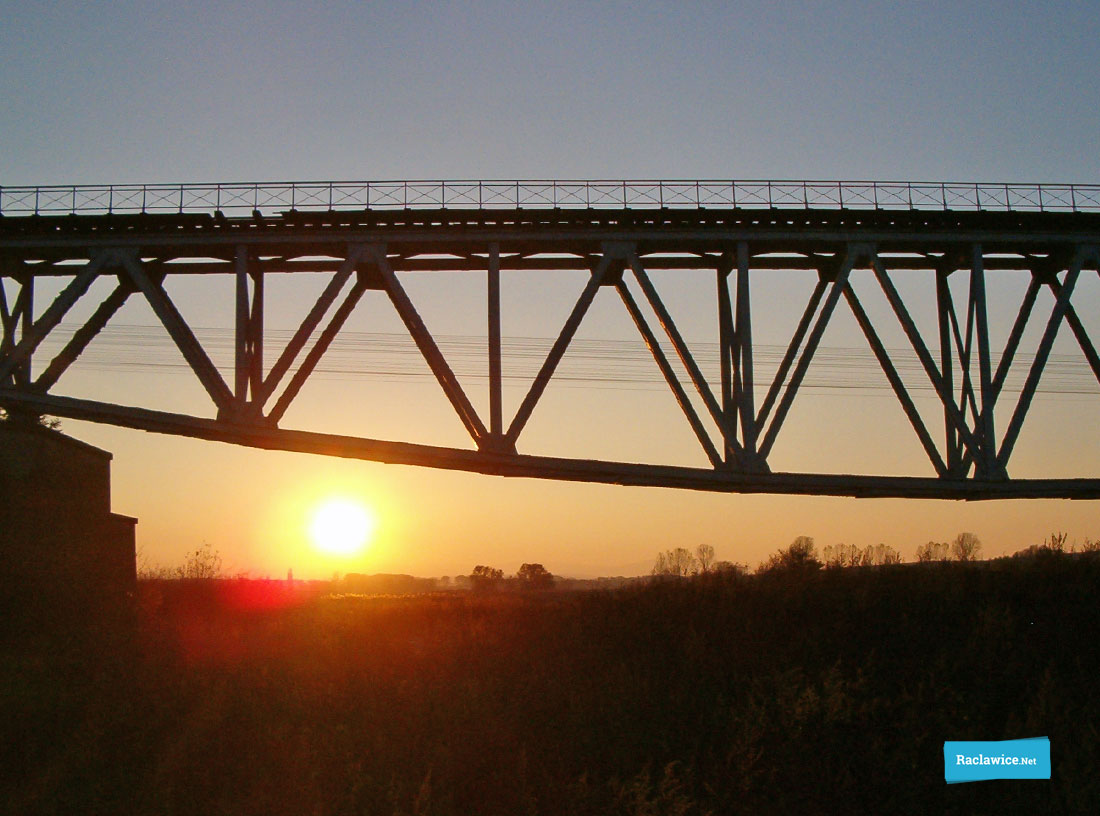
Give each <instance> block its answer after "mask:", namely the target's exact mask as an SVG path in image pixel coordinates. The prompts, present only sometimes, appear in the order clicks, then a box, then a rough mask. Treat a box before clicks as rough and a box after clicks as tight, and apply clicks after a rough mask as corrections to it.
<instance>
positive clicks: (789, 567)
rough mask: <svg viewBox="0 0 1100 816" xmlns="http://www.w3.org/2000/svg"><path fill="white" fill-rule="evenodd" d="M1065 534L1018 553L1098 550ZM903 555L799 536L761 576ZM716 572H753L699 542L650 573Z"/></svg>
mask: <svg viewBox="0 0 1100 816" xmlns="http://www.w3.org/2000/svg"><path fill="white" fill-rule="evenodd" d="M1067 539H1068V535H1067V534H1066V533H1054V534H1052V535H1051V536H1050V537H1049V538H1047V539H1046V540H1045V541H1044V542H1043V543H1042V544H1032V545H1031V546H1029V547H1025V548H1024V549H1022V550H1020V551H1019V552H1017V553H1015V554H1014V557H1027V556H1041V555H1044V554H1051V553H1054V554H1057V553H1074V552H1083V553H1088V552H1098V551H1100V539H1096V540H1093V539H1089V538H1086V539H1085V540H1084V542H1083V544H1082V545H1081V547H1080V549H1078V548H1077V545H1076V544H1069V545H1068V546H1067V543H1066V542H1067ZM981 550H982V542H981V539H979V538H978V536H976V535H975V534H974V533H969V532H962V533H959V534H958V535H957V536H955V538H954V539H953V540H952V541H950V542H947V541H929V542H927V543H925V544H921V545H919V546H918V547H917V551H916V562H917V563H927V562H933V561H959V562H969V561H977V560H980V556H981ZM903 562H904V559H903V558H902V556H901V553H899V552H898V551H897V550H896V549H895V548H893V547H891V546H890V545H888V544H882V543H879V544H868V545H867V546H865V547H860V546H857V545H855V544H829V545H827V546H825V548H824V549H823V550H822V551H821V553H820V554H819V553H818V549H817V545H816V543H815V542H814V539H813V538H812V537H810V536H798V537H797V538H796V539H795V540H794V541H792V542H791V543H790V544H789V545H787V546H786V547H783V548H781V549H779V550H778V551H776V552H774V553H772V554H771V555H770V556H768V557H767V558H766V559H765V560H764V561H762V562H761V563H760V564H759V565H758V566H757V567H756V570H755V572H756V573H757V574H766V573H770V572H785V571H803V570H818V569H832V568H840V567H877V566H885V565H889V564H901V563H903ZM715 572H736V573H740V574H748V573H749V572H751V570H750V569H749V567H748V566H747V565H745V564H736V563H732V562H730V561H718V560H716V558H715V553H714V547H712V546H711V545H710V544H700V545H699V546H698V547H696V548H695V551H694V552H692V551H690V550H688V549H686V548H684V547H676V548H674V549H670V550H666V551H664V552H660V553H658V554H657V558H656V561H655V562H654V564H653V569H652V571H651V573H652V574H653V575H655V576H672V577H687V576H691V575H706V574H708V573H715Z"/></svg>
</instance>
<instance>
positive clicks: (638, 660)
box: [0, 554, 1100, 816]
mask: <svg viewBox="0 0 1100 816" xmlns="http://www.w3.org/2000/svg"><path fill="white" fill-rule="evenodd" d="M1098 590H1100V558H1097V557H1095V556H1093V555H1091V554H1090V555H1076V556H1071V555H1068V554H1065V555H1059V554H1050V555H1049V556H1043V555H1042V554H1040V556H1037V557H1032V558H1023V559H1000V560H997V561H992V562H979V563H971V564H956V563H950V564H949V563H942V564H941V563H936V564H917V565H901V566H887V567H876V568H847V569H827V570H820V571H805V572H802V571H786V572H784V571H779V572H775V573H772V574H769V575H759V576H745V575H739V574H734V573H731V574H727V575H717V576H715V575H711V576H700V577H697V578H692V579H680V580H676V579H670V580H664V581H655V582H651V583H646V584H640V585H637V586H633V587H628V588H623V589H618V590H614V591H591V592H554V591H549V592H529V593H519V592H499V593H492V594H476V593H467V592H450V593H435V594H426V595H419V596H408V597H365V596H349V595H345V596H324V595H317V594H315V595H309V594H306V593H302V592H300V591H295V590H291V589H287V588H285V587H284V586H282V585H280V584H279V583H277V582H271V583H270V584H266V585H265V584H263V583H262V582H240V581H237V582H234V581H186V580H180V581H145V582H142V583H141V585H140V587H139V598H138V599H137V600H138V603H137V604H136V612H135V613H134V615H133V616H131V617H128V618H125V619H124V620H123V621H122V622H118V621H116V622H114V623H113V624H111V625H110V626H106V627H99V629H98V630H97V629H96V628H95V627H92V629H91V630H90V631H89V632H88V633H87V634H86V635H84V636H81V637H75V636H73V637H72V638H70V640H68V641H66V642H58V641H57V640H56V639H52V640H51V639H45V638H43V639H39V640H37V641H34V642H22V643H18V644H17V643H7V644H6V645H5V647H4V651H3V653H2V655H0V715H2V717H3V721H2V725H0V729H2V730H0V734H2V736H3V739H2V740H0V746H2V747H0V751H2V754H0V793H2V795H0V811H2V812H5V813H12V814H21V813H56V814H77V813H97V814H115V813H137V814H144V813H149V814H203V816H210V814H385V815H386V816H390V815H391V814H463V815H465V814H507V816H522V815H523V814H684V815H685V816H686V815H687V814H706V813H713V814H739V813H745V814H749V813H752V814H759V813H798V814H812V813H867V814H887V813H901V814H907V813H912V814H928V813H959V814H963V813H966V814H970V813H1040V812H1041V813H1047V812H1055V813H1058V812H1064V813H1087V812H1093V813H1095V812H1098V811H1100V778H1098V776H1097V774H1096V769H1097V767H1100V735H1098V728H1100V697H1098V696H1097V694H1096V687H1097V678H1098V677H1100V650H1097V649H1096V648H1095V644H1096V642H1097V640H1098V638H1100V604H1098V603H1097V597H1098ZM1034 736H1049V737H1050V739H1051V745H1052V766H1053V779H1052V780H1051V781H1049V782H1046V781H1041V782H1040V781H1032V782H1022V781H1018V782H1007V781H1004V782H985V783H972V784H966V785H952V786H947V785H945V784H944V781H943V758H942V744H943V741H944V740H948V739H988V740H995V739H1009V738H1018V737H1034Z"/></svg>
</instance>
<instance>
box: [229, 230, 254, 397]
mask: <svg viewBox="0 0 1100 816" xmlns="http://www.w3.org/2000/svg"><path fill="white" fill-rule="evenodd" d="M236 265H237V269H236V277H237V322H236V332H235V336H234V350H235V355H234V356H235V363H236V365H235V367H234V368H235V375H236V376H235V377H234V379H233V396H234V398H235V399H236V400H237V403H238V404H240V405H244V403H245V402H247V401H248V380H249V376H248V375H249V369H250V365H249V362H250V360H249V357H250V353H249V352H250V348H249V346H250V343H249V341H250V339H251V332H250V331H249V328H250V325H249V324H250V322H251V321H250V320H249V309H248V306H249V303H248V247H246V246H244V245H243V244H242V245H240V246H238V247H237V258H236Z"/></svg>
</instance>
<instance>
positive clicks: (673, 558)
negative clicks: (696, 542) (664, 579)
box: [653, 547, 699, 577]
mask: <svg viewBox="0 0 1100 816" xmlns="http://www.w3.org/2000/svg"><path fill="white" fill-rule="evenodd" d="M698 568H699V562H698V561H696V560H695V556H694V555H692V554H691V553H689V552H688V551H687V550H685V549H684V548H683V547H677V548H676V549H674V550H668V551H667V552H663V553H657V561H656V563H655V564H654V565H653V574H654V575H679V576H681V577H683V576H686V575H694V574H695V572H696V571H697V570H698Z"/></svg>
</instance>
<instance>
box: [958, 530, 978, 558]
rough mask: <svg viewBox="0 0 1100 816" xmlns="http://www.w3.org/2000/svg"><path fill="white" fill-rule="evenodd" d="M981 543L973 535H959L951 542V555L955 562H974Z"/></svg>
mask: <svg viewBox="0 0 1100 816" xmlns="http://www.w3.org/2000/svg"><path fill="white" fill-rule="evenodd" d="M981 549H982V542H981V541H979V540H978V537H977V536H976V535H974V534H973V533H959V534H958V535H957V536H955V540H954V541H952V542H951V555H952V556H953V557H954V559H955V560H956V561H976V560H977V559H978V553H979V552H980V551H981Z"/></svg>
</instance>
